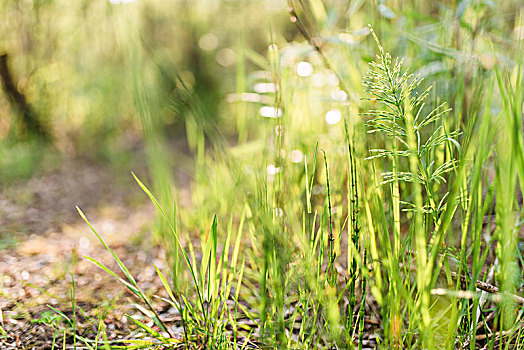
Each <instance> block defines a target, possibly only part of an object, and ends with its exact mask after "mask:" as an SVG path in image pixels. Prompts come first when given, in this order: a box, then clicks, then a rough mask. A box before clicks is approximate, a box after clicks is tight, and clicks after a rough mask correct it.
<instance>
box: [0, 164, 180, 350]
mask: <svg viewBox="0 0 524 350" xmlns="http://www.w3.org/2000/svg"><path fill="white" fill-rule="evenodd" d="M144 172H145V171H144ZM125 175H128V176H127V177H125ZM77 205H78V206H79V207H80V208H82V210H83V211H84V213H85V214H86V216H87V217H88V218H89V220H90V221H91V222H92V224H93V225H94V226H95V227H96V228H97V230H98V231H99V232H100V234H101V235H102V236H103V238H104V239H105V240H106V242H107V243H108V244H109V245H110V246H111V247H112V249H114V251H115V252H116V254H117V255H118V256H119V257H120V259H121V260H122V261H124V263H125V264H126V265H127V266H128V267H129V269H130V270H131V272H132V273H133V274H134V276H135V277H136V278H137V280H138V281H139V285H140V286H141V287H143V289H144V290H146V291H148V293H155V294H156V293H157V292H159V291H160V289H161V288H162V286H161V282H160V281H159V279H158V278H156V277H157V276H156V272H155V270H154V267H153V264H152V262H155V264H158V265H160V266H162V262H163V256H162V254H163V253H162V251H160V250H158V249H154V248H152V247H153V244H151V241H150V231H149V230H150V226H151V225H150V224H151V223H152V221H153V219H154V209H153V206H152V205H151V204H150V202H149V201H148V199H147V198H146V196H145V194H144V193H143V192H142V191H141V189H140V188H139V187H138V186H137V184H136V183H134V182H133V180H132V177H131V175H130V174H123V175H118V176H115V174H114V172H112V171H111V170H110V169H109V168H104V167H103V166H101V165H100V164H96V163H93V162H89V161H85V160H69V161H64V162H63V163H62V164H61V165H60V166H59V167H58V168H57V169H54V170H52V171H42V173H41V174H39V175H38V174H37V175H35V176H33V177H32V178H31V179H28V180H21V181H19V182H17V183H14V184H11V185H10V186H5V187H3V188H1V189H0V310H1V312H2V314H3V320H2V319H1V318H0V321H2V323H1V324H0V325H1V326H2V328H3V329H4V330H5V331H6V332H7V334H4V335H2V334H0V348H2V349H51V345H52V342H53V337H54V336H56V337H57V339H56V341H57V342H60V343H59V344H60V347H59V348H62V340H63V339H62V336H61V334H62V333H61V331H56V329H55V328H54V327H53V326H52V324H53V322H50V321H49V320H50V319H51V318H52V317H53V316H55V317H56V315H57V314H56V313H55V312H54V311H52V310H51V308H50V307H49V306H51V307H53V308H56V309H58V310H60V311H62V312H63V313H64V314H65V315H67V316H68V317H70V318H72V317H71V316H72V303H71V292H72V290H73V288H72V287H73V282H72V280H73V278H74V282H75V287H76V288H75V289H74V290H75V299H76V302H75V305H76V308H77V312H76V320H77V329H78V331H77V334H80V335H82V336H84V337H86V338H88V339H94V337H95V336H96V331H97V327H98V321H99V318H100V317H101V318H102V319H105V325H106V326H107V328H106V331H107V335H108V338H109V340H115V341H116V340H119V339H123V338H124V337H130V336H133V332H132V330H133V327H131V325H130V324H129V323H128V320H127V318H126V317H125V316H124V315H125V314H131V315H133V314H136V315H137V316H136V317H140V316H139V315H138V314H137V311H138V310H136V308H134V307H133V303H134V302H135V303H136V302H137V300H136V299H134V298H133V297H132V296H131V293H129V292H128V291H127V290H126V288H125V287H124V286H123V285H121V284H120V283H118V282H117V281H115V279H114V278H113V277H111V276H110V275H109V274H107V273H106V272H104V271H102V270H101V269H100V268H98V267H97V266H95V265H94V264H93V263H91V262H89V261H88V260H87V259H85V258H84V256H89V257H92V258H94V259H96V260H98V261H100V262H101V263H103V264H105V265H106V266H108V267H110V268H112V269H113V270H114V271H118V268H117V266H116V264H115V263H114V261H113V259H112V258H111V256H110V254H109V253H108V252H107V251H106V250H105V249H104V247H103V246H102V245H101V244H100V242H99V241H98V240H97V238H96V237H95V235H94V234H93V233H92V232H91V231H90V229H89V227H88V225H87V224H86V223H85V222H84V221H83V220H82V219H81V217H80V215H78V213H77V211H76V209H75V206H77ZM160 294H161V295H163V294H162V293H160ZM156 304H158V306H159V308H160V310H159V313H160V314H164V316H165V317H167V318H169V317H170V316H169V310H168V308H167V306H166V305H165V304H164V305H163V304H162V303H156ZM164 309H165V310H164ZM166 312H167V314H166ZM0 315H1V314H0ZM45 320H47V322H46V321H45ZM62 324H63V323H62ZM66 342H67V343H68V344H72V343H73V339H72V336H68V337H66ZM69 347H70V346H66V348H69Z"/></svg>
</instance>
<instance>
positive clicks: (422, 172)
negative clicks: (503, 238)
mask: <svg viewBox="0 0 524 350" xmlns="http://www.w3.org/2000/svg"><path fill="white" fill-rule="evenodd" d="M370 29H371V33H372V35H373V37H374V39H375V41H376V43H377V46H378V49H379V54H378V55H377V60H376V61H374V62H371V63H370V66H371V68H370V70H369V72H368V74H367V76H366V77H365V78H364V86H365V88H366V91H367V92H368V93H369V94H370V95H371V96H372V97H371V98H367V100H371V101H374V102H378V103H379V104H381V105H382V106H384V108H382V109H372V110H369V111H368V112H365V113H362V114H363V115H365V116H370V117H371V120H369V121H368V122H367V124H366V125H367V126H368V127H369V128H370V131H369V132H370V133H374V132H380V133H384V134H386V135H387V136H388V140H389V141H388V142H389V143H387V145H389V146H386V147H385V148H380V149H372V150H371V153H372V155H371V156H370V157H369V158H368V159H374V158H385V159H390V160H391V164H392V170H391V171H387V172H384V173H382V182H381V185H391V197H392V205H393V207H392V211H393V235H392V236H393V242H392V245H393V246H392V247H391V249H390V251H391V252H392V255H391V259H390V261H389V267H390V269H391V272H392V273H393V274H394V276H392V277H391V278H390V285H389V288H390V290H389V292H390V293H388V294H389V295H390V297H391V298H392V300H391V302H392V303H393V304H392V305H393V306H391V309H390V313H389V317H390V319H391V326H390V327H391V328H390V329H389V331H390V335H391V341H392V344H391V345H392V346H393V347H399V346H400V345H401V339H400V337H401V334H402V333H401V328H402V317H401V314H402V313H403V312H400V310H399V306H398V305H399V304H400V303H399V302H401V301H402V294H403V293H402V290H403V289H402V288H403V287H407V289H405V290H406V291H409V290H412V288H411V287H409V286H403V284H404V283H405V282H401V283H399V281H401V280H402V279H401V278H400V273H401V269H400V265H401V263H402V261H401V256H402V254H403V253H404V250H405V249H406V246H407V244H403V242H402V239H401V228H400V227H401V218H400V211H401V206H404V211H411V212H413V213H412V214H413V215H412V220H413V221H412V222H411V224H410V232H413V234H414V240H415V241H414V246H415V247H416V250H415V259H416V267H417V271H419V273H417V276H416V286H417V289H416V290H417V294H416V298H415V304H414V307H415V310H417V311H418V312H416V315H418V316H417V317H415V318H414V319H416V323H418V326H419V330H420V332H421V337H422V341H423V343H424V345H425V347H430V348H431V347H432V345H433V344H432V336H431V327H430V323H431V317H430V313H429V306H430V305H429V299H430V294H429V293H430V284H431V283H430V282H431V275H428V274H425V273H423V272H424V271H427V265H428V256H427V244H428V237H427V235H428V233H429V234H430V235H431V232H432V229H433V230H434V232H437V231H438V226H439V214H440V213H441V212H442V210H443V209H444V206H445V199H446V197H447V193H444V194H443V195H442V196H440V194H439V192H440V191H439V190H440V184H441V183H442V182H445V175H446V174H447V173H449V172H450V171H452V170H453V169H454V168H455V167H456V160H455V159H454V158H453V156H452V154H451V155H450V152H449V151H448V152H447V154H446V148H449V146H450V145H451V144H458V143H457V141H456V138H457V137H458V135H459V131H458V130H454V131H451V132H448V131H447V130H446V127H445V123H444V122H443V121H442V116H443V115H445V114H446V113H447V112H449V111H450V109H449V108H446V104H445V103H443V104H440V105H438V106H437V107H435V108H434V109H432V110H430V111H429V112H428V113H427V112H426V108H425V103H424V100H425V99H426V97H427V96H428V95H429V91H430V90H431V86H430V87H428V88H427V89H426V90H423V91H422V92H419V91H418V90H419V87H420V85H421V83H422V79H421V78H420V77H419V76H418V75H417V76H414V75H413V74H409V73H408V72H407V70H403V69H402V66H403V60H399V59H396V60H395V61H394V62H393V61H392V59H391V56H390V54H389V53H387V52H385V50H384V48H383V47H382V45H381V44H380V41H379V40H378V38H377V36H376V34H375V33H374V31H373V29H372V28H371V26H370ZM438 122H440V125H437V126H436V127H435V126H434V127H433V131H432V132H431V128H430V126H432V125H435V124H438ZM428 134H429V136H427V135H428ZM445 156H448V158H449V159H447V160H446V159H445ZM403 158H404V159H405V158H407V160H408V161H407V166H406V165H404V163H403V162H401V159H403ZM439 159H441V160H442V162H441V163H440V164H439V163H437V162H438V160H439ZM404 167H406V169H404ZM401 183H404V184H406V186H408V185H407V183H411V187H410V189H411V191H410V193H411V194H410V196H409V197H410V200H411V201H412V203H410V202H408V200H404V198H402V200H401V195H400V189H401ZM406 193H408V192H407V191H406ZM439 197H440V198H439ZM425 214H427V215H428V216H429V218H428V219H427V220H424V215H425ZM432 226H433V227H432ZM408 239H409V235H408ZM408 255H410V254H408ZM404 265H405V264H404ZM412 326H413V325H411V324H410V328H411V327H412Z"/></svg>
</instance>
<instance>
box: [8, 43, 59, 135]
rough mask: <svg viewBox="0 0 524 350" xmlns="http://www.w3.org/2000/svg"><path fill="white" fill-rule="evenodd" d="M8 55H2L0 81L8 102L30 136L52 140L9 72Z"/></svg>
mask: <svg viewBox="0 0 524 350" xmlns="http://www.w3.org/2000/svg"><path fill="white" fill-rule="evenodd" d="M8 56H9V55H8V54H7V53H3V54H1V55H0V80H1V81H2V89H3V91H4V94H5V95H6V97H7V101H8V102H9V105H10V106H11V109H12V110H13V113H15V115H17V116H18V117H19V118H20V120H21V123H22V126H23V128H24V129H25V131H26V132H27V134H29V135H28V136H35V137H38V138H40V139H41V140H44V141H49V140H51V134H50V132H49V130H48V129H47V128H46V127H45V126H44V125H43V123H42V122H41V121H40V120H39V119H38V117H37V115H36V113H35V112H34V110H33V109H32V108H31V106H30V105H29V103H27V99H26V97H25V96H24V95H23V94H22V93H21V92H20V91H18V89H17V88H16V84H15V83H14V81H13V76H12V74H11V72H10V70H9V66H8V64H7V63H8V58H9V57H8Z"/></svg>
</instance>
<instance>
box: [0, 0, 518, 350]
mask: <svg viewBox="0 0 524 350" xmlns="http://www.w3.org/2000/svg"><path fill="white" fill-rule="evenodd" d="M0 14H1V16H2V21H0V28H1V29H2V30H1V31H0V32H1V33H2V34H1V35H2V37H1V38H2V41H1V43H2V45H4V46H3V47H2V49H3V50H5V52H7V53H8V55H9V56H8V57H9V58H10V61H9V62H8V63H9V64H10V67H11V68H10V69H11V72H12V76H13V77H15V78H14V79H16V80H17V89H19V91H21V92H22V93H23V95H24V96H25V98H26V99H27V103H28V105H29V106H30V108H31V109H32V113H34V115H35V116H36V117H37V118H38V120H39V121H40V123H41V125H42V128H45V130H46V132H45V134H44V133H42V132H40V131H39V130H41V129H34V128H33V129H31V126H34V124H32V123H31V122H30V121H24V120H25V119H23V113H21V112H20V110H19V109H17V105H16V101H14V102H13V100H12V99H11V100H10V99H9V96H7V93H6V94H5V95H6V96H7V97H8V98H6V99H3V98H2V100H0V113H1V116H2V119H1V120H0V140H1V144H0V155H1V157H0V176H2V179H3V180H2V181H6V182H8V181H13V180H14V179H16V178H19V177H20V176H29V175H30V174H31V173H32V172H34V171H35V169H37V168H38V166H43V167H45V166H49V164H54V163H56V162H59V161H60V159H61V158H63V157H71V156H87V157H92V158H93V159H95V160H97V161H99V162H101V164H102V163H104V162H109V163H110V164H114V165H117V166H120V167H122V168H123V164H126V161H127V160H128V159H130V158H132V157H134V156H133V155H132V152H133V151H135V150H137V149H144V150H145V155H146V157H145V159H147V164H148V169H149V174H148V176H149V177H147V178H146V177H145V176H144V177H142V176H135V175H134V174H133V176H135V179H136V181H137V184H138V186H140V187H141V188H142V189H143V190H144V192H145V194H146V195H147V196H149V197H150V199H151V200H152V201H153V203H154V205H155V206H156V207H157V209H158V216H157V218H155V224H154V225H152V227H153V230H152V235H153V237H154V242H155V243H156V244H158V245H159V246H161V247H163V248H164V249H165V250H166V253H167V254H166V255H167V260H168V263H167V265H166V266H169V268H168V269H163V270H161V269H157V272H158V275H159V276H158V278H159V279H161V281H162V283H163V285H164V287H165V294H164V295H162V296H161V297H162V298H164V301H167V302H168V303H170V304H171V305H172V306H173V307H174V308H176V309H177V310H178V312H179V314H180V322H179V324H177V325H176V326H178V328H176V327H173V325H169V324H166V323H165V322H163V321H161V318H160V317H159V316H158V315H157V313H156V311H155V307H154V303H155V299H153V298H151V297H150V296H149V295H148V293H147V291H142V290H141V289H140V288H139V285H138V283H137V282H136V281H135V279H134V277H133V276H132V274H131V273H130V272H129V270H128V268H127V267H126V266H125V265H124V264H123V263H122V261H120V260H119V258H118V257H117V256H116V255H115V254H114V258H115V260H116V261H117V263H118V266H119V267H120V268H121V271H119V272H118V273H117V272H116V271H114V272H113V271H110V270H109V269H108V268H107V267H105V266H103V265H102V264H101V263H99V262H98V261H97V257H90V258H89V259H90V260H92V261H93V262H94V263H95V264H98V265H100V267H101V268H102V269H105V270H106V271H107V272H108V273H110V274H113V275H114V276H115V278H117V279H119V280H120V281H121V282H122V283H123V284H124V285H126V286H127V287H128V289H129V290H130V291H131V292H132V293H133V294H135V295H136V296H137V297H138V298H139V299H141V300H142V302H143V303H142V305H141V306H140V310H141V311H142V312H143V313H144V314H145V315H146V316H147V317H148V318H150V319H152V320H153V321H154V323H155V326H154V327H150V326H147V325H146V324H145V323H142V322H141V321H139V320H137V319H135V318H131V317H130V318H129V319H130V321H131V322H133V323H134V324H135V325H136V326H137V327H140V328H142V329H143V331H144V333H145V334H146V335H147V336H146V337H145V338H142V339H135V340H134V341H130V342H129V347H128V348H137V347H138V348H140V347H143V348H148V347H149V348H162V347H161V346H164V347H165V348H169V347H172V348H177V347H179V346H180V347H182V346H185V347H188V348H212V349H230V348H231V349H236V348H242V347H244V348H253V347H259V348H274V349H283V348H299V349H302V348H304V349H316V348H337V349H338V348H359V349H362V348H365V347H370V346H371V347H373V346H375V344H376V346H377V347H378V348H381V349H390V348H396V349H400V348H423V349H434V348H446V349H454V348H461V349H467V348H469V349H475V348H477V347H484V348H486V349H494V348H505V349H506V348H507V349H513V348H522V347H523V341H524V339H523V337H524V334H523V332H522V331H523V327H522V322H523V319H522V317H523V311H524V309H523V308H522V306H523V301H524V299H522V298H521V297H520V296H519V295H521V292H522V285H523V283H524V281H523V274H522V265H523V260H522V251H521V248H522V244H521V239H522V235H521V234H520V232H521V225H522V217H521V215H523V214H524V213H523V210H524V207H523V203H522V187H523V186H524V130H523V126H522V120H523V117H524V115H523V103H524V89H523V77H522V76H523V68H524V67H523V64H524V56H523V52H524V51H523V50H522V49H523V47H522V46H523V42H524V41H523V39H524V7H523V5H522V4H520V2H519V1H516V0H515V1H504V2H490V1H481V0H472V1H466V0H463V1H455V0H446V1H444V0H443V1H427V0H418V1H406V2H403V1H388V2H385V1H359V0H353V1H349V0H347V1H345V0H343V1H340V0H339V1H334V0H333V1H328V0H326V1H321V0H307V1H302V0H289V1H288V3H287V4H285V5H284V4H282V3H280V2H279V1H270V0H267V1H247V0H235V1H218V0H217V1H176V2H169V1H133V2H125V1H121V2H119V3H116V2H108V1H102V0H91V1H88V0H82V1H78V2H69V1H61V0H47V1H42V0H40V1H14V0H9V1H5V2H3V3H2V4H0ZM368 24H369V25H368ZM5 90H6V89H5V88H4V92H5ZM51 166H52V165H51ZM181 170H182V171H183V172H186V173H189V174H190V177H191V180H190V183H181V181H179V180H178V178H177V177H176V176H175V175H174V174H175V173H176V172H177V171H181ZM146 179H147V181H146ZM146 183H147V184H148V185H146ZM189 198H190V201H189V200H188V199H189ZM188 202H190V203H188ZM79 212H80V214H81V215H82V217H83V218H84V219H85V220H86V221H88V219H87V218H86V216H87V217H89V212H86V213H85V215H84V213H83V212H82V211H81V210H80V209H79ZM152 219H153V218H152ZM91 224H92V225H93V226H92V229H93V232H94V233H95V234H96V235H97V237H98V238H99V239H100V241H101V242H102V243H103V244H104V245H105V243H104V240H103V238H104V232H98V231H96V226H97V225H96V222H91V223H90V225H91ZM106 248H107V249H108V250H110V251H111V252H112V250H111V249H112V248H111V247H110V246H107V245H106ZM56 311H57V312H59V311H58V310H56ZM66 325H67V326H68V327H69V330H68V331H69V332H70V334H73V331H72V330H73V329H74V321H73V320H70V321H69V323H68V324H66ZM175 328H176V329H179V330H180V331H175V330H174V329H175ZM102 330H103V327H101V328H100V332H101V333H103V331H102ZM73 338H75V337H73ZM75 339H76V338H75ZM97 339H100V341H101V340H102V339H103V336H101V335H100V336H98V335H97ZM77 342H78V343H79V344H80V343H82V344H83V346H87V347H91V348H96V347H98V348H103V347H104V345H101V344H102V343H100V344H98V343H94V342H93V341H90V340H87V339H84V338H80V337H78V340H77ZM105 346H106V348H107V347H109V345H108V344H107V343H106V345H105Z"/></svg>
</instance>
